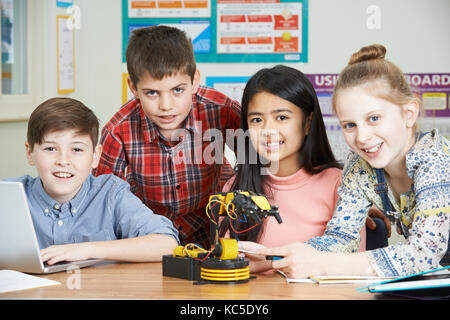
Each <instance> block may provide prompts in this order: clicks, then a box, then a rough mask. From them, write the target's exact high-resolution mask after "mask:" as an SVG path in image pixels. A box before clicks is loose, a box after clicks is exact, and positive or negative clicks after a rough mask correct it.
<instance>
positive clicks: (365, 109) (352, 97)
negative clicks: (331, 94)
mask: <svg viewBox="0 0 450 320" xmlns="http://www.w3.org/2000/svg"><path fill="white" fill-rule="evenodd" d="M370 92H372V91H371V90H369V86H356V87H351V88H347V89H342V90H340V91H339V93H338V95H337V98H336V113H337V116H338V118H339V122H340V124H341V126H342V131H343V134H344V138H345V141H346V142H347V144H348V146H349V147H350V149H351V150H352V151H354V152H355V153H357V154H358V155H360V156H361V157H362V158H363V159H364V160H366V161H367V162H368V163H369V164H370V165H371V166H372V167H374V168H384V169H385V170H386V171H387V172H388V174H391V175H393V174H395V173H396V171H397V172H398V170H399V169H402V170H403V168H405V159H406V153H407V152H408V150H409V149H410V148H411V147H412V145H413V144H414V124H415V121H416V119H417V115H418V111H419V107H418V105H417V103H415V102H411V103H408V104H405V105H402V106H399V105H397V104H394V103H391V102H389V101H387V100H384V99H381V98H379V97H377V96H375V95H372V94H370Z"/></svg>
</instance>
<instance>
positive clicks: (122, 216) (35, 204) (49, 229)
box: [6, 174, 179, 249]
mask: <svg viewBox="0 0 450 320" xmlns="http://www.w3.org/2000/svg"><path fill="white" fill-rule="evenodd" d="M6 180H8V181H18V182H22V184H23V186H24V189H25V192H26V195H27V198H28V204H29V207H30V211H31V216H32V219H33V224H34V228H35V230H36V236H37V240H38V243H39V247H40V248H41V249H43V248H46V247H48V246H50V245H59V244H68V243H77V242H86V241H105V240H117V239H125V238H134V237H139V236H144V235H148V234H153V233H156V234H165V235H170V236H172V237H174V238H175V239H176V240H177V241H178V242H179V240H178V231H177V230H176V229H175V228H174V227H173V224H172V222H171V221H170V220H169V219H167V218H166V217H164V216H161V215H157V214H154V213H153V211H152V210H150V209H149V208H148V207H147V206H145V205H144V204H143V203H142V201H141V200H140V199H139V198H137V197H136V196H135V195H134V194H133V193H131V191H130V187H129V184H128V183H127V182H125V181H124V180H122V179H120V178H118V177H116V176H114V175H109V174H105V175H101V176H99V177H93V176H92V175H89V176H88V178H87V179H86V181H85V182H84V183H83V185H82V187H81V189H80V191H79V192H78V193H77V195H76V196H75V197H74V198H73V199H72V200H70V201H69V202H66V203H62V204H61V203H58V202H56V201H55V200H53V199H52V198H51V197H50V196H49V195H48V194H47V193H46V192H45V190H44V188H43V186H42V183H41V179H40V178H39V177H37V178H33V177H31V176H29V175H26V176H23V177H19V178H11V179H6Z"/></svg>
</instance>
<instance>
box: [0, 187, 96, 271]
mask: <svg viewBox="0 0 450 320" xmlns="http://www.w3.org/2000/svg"><path fill="white" fill-rule="evenodd" d="M0 226H2V230H1V232H0V244H1V245H0V269H9V270H16V271H21V272H26V273H36V274H43V273H53V272H60V271H66V270H69V269H70V270H73V269H74V267H78V268H82V267H87V266H90V265H92V264H95V263H98V262H100V261H102V260H100V259H89V260H83V261H75V262H64V263H58V264H55V265H51V266H50V265H47V264H44V263H43V261H42V259H41V256H40V253H39V245H38V242H37V238H36V233H35V230H34V226H33V221H32V219H31V214H30V209H29V207H28V201H27V198H26V194H25V190H24V188H23V185H22V183H20V182H9V181H0Z"/></svg>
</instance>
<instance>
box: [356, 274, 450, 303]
mask: <svg viewBox="0 0 450 320" xmlns="http://www.w3.org/2000/svg"><path fill="white" fill-rule="evenodd" d="M449 268H450V266H447V267H442V268H437V269H433V270H429V271H425V272H420V273H417V274H413V275H409V276H406V277H400V278H396V279H394V280H389V281H383V282H379V283H375V284H371V285H369V286H367V287H364V288H360V289H359V290H360V291H361V289H363V290H366V291H369V292H373V293H384V294H391V295H398V296H403V297H411V298H412V297H415V298H420V297H422V298H427V297H428V298H446V299H448V298H450V271H449Z"/></svg>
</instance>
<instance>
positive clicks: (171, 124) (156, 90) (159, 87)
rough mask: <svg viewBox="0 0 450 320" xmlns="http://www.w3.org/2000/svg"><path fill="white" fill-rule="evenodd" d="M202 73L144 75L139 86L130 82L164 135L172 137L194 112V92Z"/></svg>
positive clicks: (146, 111)
mask: <svg viewBox="0 0 450 320" xmlns="http://www.w3.org/2000/svg"><path fill="white" fill-rule="evenodd" d="M199 80H200V74H199V72H198V71H197V72H196V73H195V76H194V79H191V77H190V76H189V75H187V74H183V73H177V74H175V75H172V76H166V77H164V78H163V79H161V80H158V79H155V78H152V77H151V76H150V75H149V74H148V73H146V74H144V75H143V76H142V77H141V78H140V80H139V82H138V83H137V85H136V87H135V86H134V85H133V83H132V82H131V80H130V79H129V80H128V85H129V87H130V89H131V91H132V92H133V94H134V95H135V96H136V98H138V99H139V100H140V102H141V106H142V109H143V110H144V113H145V115H146V116H147V117H148V118H149V119H150V120H151V121H153V122H154V123H155V124H156V125H157V126H158V128H159V131H160V132H161V134H162V135H163V136H164V137H166V138H167V139H169V140H171V135H172V133H174V132H175V131H176V130H177V129H179V128H182V127H183V125H184V121H185V120H186V117H187V116H188V114H189V112H190V111H191V105H192V95H193V94H194V93H196V92H197V89H198V85H199Z"/></svg>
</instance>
